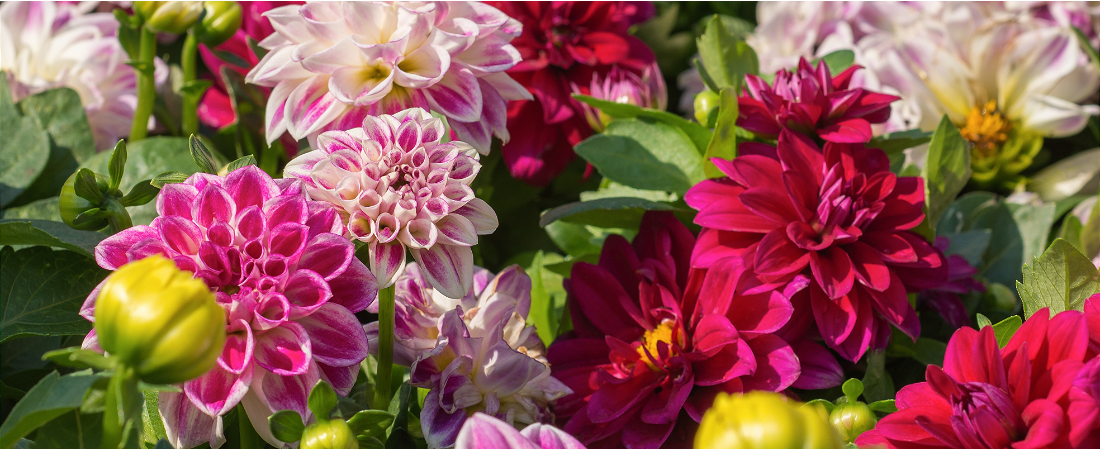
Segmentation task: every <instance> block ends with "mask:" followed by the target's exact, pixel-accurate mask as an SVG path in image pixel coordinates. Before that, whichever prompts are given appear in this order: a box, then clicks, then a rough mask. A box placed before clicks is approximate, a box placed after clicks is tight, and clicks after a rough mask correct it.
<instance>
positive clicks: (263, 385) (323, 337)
mask: <svg viewBox="0 0 1100 450" xmlns="http://www.w3.org/2000/svg"><path fill="white" fill-rule="evenodd" d="M157 213H158V214H159V215H160V216H159V217H157V218H156V219H155V220H153V222H152V223H151V224H150V225H147V226H146V225H138V226H135V227H133V228H129V229H127V230H124V231H122V232H120V233H118V234H116V235H114V236H111V237H109V238H107V239H105V240H103V242H101V243H100V244H99V245H98V246H97V247H96V251H95V256H96V262H98V263H99V265H100V266H102V267H103V268H106V269H111V270H114V269H116V268H118V267H119V266H122V265H123V264H126V263H127V262H129V261H135V260H138V259H141V258H144V257H146V256H149V255H152V254H162V255H165V256H166V257H168V258H171V259H172V260H173V261H175V263H176V265H177V266H179V267H180V268H181V269H183V270H188V271H191V272H193V273H194V274H195V277H196V278H200V279H202V280H203V281H205V282H206V284H207V285H208V286H209V287H210V289H211V290H214V291H215V295H216V298H217V301H218V303H219V304H221V305H222V307H224V308H225V310H226V317H227V320H226V321H227V323H226V331H228V333H229V335H228V338H227V340H226V345H225V350H224V351H223V352H222V355H221V357H220V358H219V359H218V363H217V365H216V366H214V368H213V369H211V370H210V372H207V373H206V374H205V375H203V376H201V377H199V378H197V379H194V380H191V381H188V382H186V383H184V385H183V393H162V394H161V396H160V403H159V408H160V414H161V417H162V419H163V421H164V428H165V430H167V432H168V436H169V440H170V441H171V442H172V444H173V445H174V446H176V447H177V448H190V447H194V446H196V445H198V444H200V443H203V442H207V441H209V442H210V444H211V446H212V447H217V446H219V445H221V443H223V442H224V439H225V438H224V436H223V435H222V425H221V420H222V416H223V415H224V414H226V413H227V412H229V411H230V410H231V409H233V408H234V407H235V406H236V405H237V404H238V403H243V404H244V407H245V410H246V411H247V412H248V416H249V419H250V420H251V421H252V424H253V426H254V427H255V428H256V430H257V431H258V432H259V433H260V435H261V436H263V437H264V439H265V440H266V441H268V442H269V443H271V444H272V445H274V446H276V447H280V446H282V443H281V442H279V441H277V440H276V439H275V438H274V437H273V436H272V435H271V433H270V431H269V428H268V426H267V418H268V416H270V415H271V414H274V413H275V411H279V410H283V409H290V410H294V411H297V412H298V413H299V414H301V415H302V417H303V418H306V420H307V421H308V420H310V418H311V413H310V412H309V409H308V408H307V406H306V400H307V397H308V395H309V391H310V389H312V388H313V385H314V384H316V383H317V381H318V380H325V381H327V382H328V383H329V384H331V385H332V386H333V388H335V389H336V391H337V392H339V393H341V394H342V395H347V394H348V392H349V391H350V389H351V387H352V385H353V384H354V383H355V378H356V376H357V375H358V374H359V363H360V362H361V361H362V360H363V359H365V358H366V357H367V354H368V352H367V336H366V334H365V333H364V332H363V328H362V326H361V325H359V321H358V320H356V318H355V315H354V314H353V313H354V312H358V311H362V310H363V309H365V308H366V307H367V306H368V305H369V304H370V303H371V302H372V301H374V298H375V296H376V295H377V293H378V286H377V283H376V282H375V280H374V277H373V276H372V275H371V273H370V271H369V270H367V268H366V266H364V265H363V263H361V262H359V260H358V259H356V258H355V255H354V254H355V247H354V246H353V245H352V243H351V242H350V241H348V240H347V239H345V238H344V237H343V236H341V235H340V234H339V233H340V232H341V230H342V228H343V225H342V224H341V223H340V218H339V216H338V215H337V213H336V211H335V210H334V209H333V208H332V207H331V206H330V205H328V204H326V203H323V202H311V201H308V200H307V199H306V196H305V193H304V190H303V185H302V183H301V182H299V181H297V180H287V179H280V180H272V179H271V177H269V176H268V175H267V174H266V173H264V172H263V171H262V170H260V169H259V168H257V167H255V166H247V167H244V168H241V169H238V170H236V171H233V172H232V173H230V174H229V175H228V176H226V177H224V178H223V177H218V176H214V175H208V174H202V173H199V174H195V175H192V176H191V177H189V178H188V179H187V181H185V182H183V183H178V184H169V185H166V186H165V187H164V189H163V190H161V192H160V195H159V196H157ZM98 291H99V289H98V288H97V289H96V290H95V291H93V292H92V293H91V295H89V296H88V299H87V300H86V301H85V303H84V306H83V308H82V309H81V314H82V315H84V317H86V318H88V319H89V320H92V319H93V318H94V311H95V298H96V296H97V294H98ZM94 345H95V336H94V331H93V334H91V335H89V339H87V340H86V346H89V347H91V346H94Z"/></svg>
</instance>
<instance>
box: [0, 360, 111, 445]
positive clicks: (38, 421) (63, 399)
mask: <svg viewBox="0 0 1100 450" xmlns="http://www.w3.org/2000/svg"><path fill="white" fill-rule="evenodd" d="M100 378H101V375H98V374H93V373H91V371H90V370H88V371H81V372H76V373H71V374H68V375H65V376H63V377H61V376H58V374H57V372H51V373H50V374H49V375H46V377H45V378H43V379H42V381H39V382H38V384H36V385H35V386H34V387H33V388H31V390H30V391H28V392H27V395H25V396H23V399H22V400H19V403H16V404H15V407H14V408H12V410H11V413H10V414H8V417H7V419H5V420H4V424H3V425H0V447H2V448H11V447H12V446H13V445H15V443H16V442H17V441H19V438H21V437H23V436H26V435H27V434H28V433H30V432H31V431H33V430H34V429H36V428H38V427H40V426H42V425H43V424H45V423H47V422H49V421H51V420H53V419H54V418H56V417H58V416H60V415H62V414H65V413H66V412H68V411H72V410H74V409H76V408H79V407H80V404H81V403H83V401H84V393H85V392H87V391H88V388H90V387H92V384H93V383H95V382H96V381H97V380H99V379H100Z"/></svg>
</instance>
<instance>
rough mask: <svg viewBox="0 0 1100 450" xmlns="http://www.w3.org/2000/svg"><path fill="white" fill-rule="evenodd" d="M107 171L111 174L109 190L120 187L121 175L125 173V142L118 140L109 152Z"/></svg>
mask: <svg viewBox="0 0 1100 450" xmlns="http://www.w3.org/2000/svg"><path fill="white" fill-rule="evenodd" d="M107 170H109V171H110V172H111V190H112V191H114V190H115V189H118V187H119V186H122V175H123V174H124V173H126V141H124V140H121V139H120V140H119V141H118V144H115V150H114V151H112V152H111V160H110V162H108V163H107Z"/></svg>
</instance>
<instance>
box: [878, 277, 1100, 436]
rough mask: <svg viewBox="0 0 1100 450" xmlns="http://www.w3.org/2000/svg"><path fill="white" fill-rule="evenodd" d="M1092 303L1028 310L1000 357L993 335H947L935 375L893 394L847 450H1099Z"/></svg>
mask: <svg viewBox="0 0 1100 450" xmlns="http://www.w3.org/2000/svg"><path fill="white" fill-rule="evenodd" d="M1097 350H1100V294H1097V295H1093V296H1092V297H1091V298H1089V299H1088V300H1086V301H1085V312H1083V313H1082V312H1081V311H1063V312H1060V313H1058V314H1057V315H1055V316H1054V317H1050V310H1049V309H1048V308H1043V309H1041V310H1039V311H1037V312H1036V313H1035V314H1034V315H1032V316H1031V317H1030V318H1029V319H1027V320H1026V321H1025V322H1024V324H1023V326H1021V327H1020V329H1019V330H1017V331H1016V334H1015V335H1013V336H1012V338H1011V339H1010V340H1009V341H1008V344H1007V345H1005V347H1004V348H998V347H997V340H996V338H995V337H994V332H993V328H992V327H984V328H982V329H981V331H975V330H974V329H973V328H969V327H964V328H961V329H959V330H958V331H956V332H955V334H954V335H953V336H951V341H950V342H948V344H947V354H946V356H945V357H944V362H943V367H942V368H940V367H939V366H928V369H927V370H926V371H925V378H927V382H923V383H916V384H911V385H909V386H906V387H904V388H902V389H901V390H900V391H898V395H897V407H898V411H897V412H895V413H892V414H890V415H888V416H886V417H885V418H883V419H882V420H879V422H878V424H877V425H876V426H875V429H874V430H871V431H868V432H866V433H864V434H863V435H861V436H860V437H859V438H858V439H857V440H856V443H857V444H859V445H860V446H865V445H887V446H889V447H890V448H929V447H939V448H1009V447H1012V448H1097V446H1100V357H1098V356H1097Z"/></svg>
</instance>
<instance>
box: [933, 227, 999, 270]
mask: <svg viewBox="0 0 1100 450" xmlns="http://www.w3.org/2000/svg"><path fill="white" fill-rule="evenodd" d="M991 237H992V232H991V231H990V230H987V229H980V230H970V231H963V232H961V233H956V234H951V235H947V238H948V239H950V240H951V241H950V243H949V244H948V245H947V250H945V251H944V253H945V254H948V255H959V256H962V257H963V258H965V259H966V262H967V263H969V264H970V265H971V266H974V267H978V266H979V265H981V262H982V254H984V253H985V251H986V250H987V249H988V248H989V239H990V238H991Z"/></svg>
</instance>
